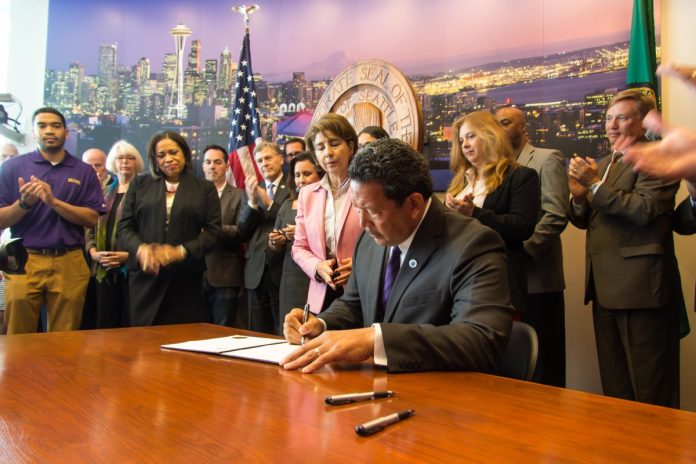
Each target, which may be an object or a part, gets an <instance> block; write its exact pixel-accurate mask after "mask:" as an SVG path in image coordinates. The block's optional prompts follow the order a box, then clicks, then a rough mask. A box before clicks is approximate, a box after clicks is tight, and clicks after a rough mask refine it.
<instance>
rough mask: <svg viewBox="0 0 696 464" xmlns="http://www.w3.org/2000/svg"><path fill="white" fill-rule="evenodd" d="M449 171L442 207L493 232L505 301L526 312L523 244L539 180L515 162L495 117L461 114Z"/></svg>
mask: <svg viewBox="0 0 696 464" xmlns="http://www.w3.org/2000/svg"><path fill="white" fill-rule="evenodd" d="M452 136H453V138H454V142H453V143H452V151H451V157H450V169H451V170H452V171H453V172H454V177H453V178H452V182H451V183H450V186H449V188H448V189H447V196H446V198H445V204H446V205H447V206H448V207H450V208H451V209H453V210H455V211H457V212H459V213H460V214H463V215H465V216H469V217H473V218H476V219H478V220H479V221H480V222H481V223H482V224H484V225H486V226H488V227H490V228H491V229H493V230H495V231H496V232H498V234H499V235H500V236H501V237H502V239H503V240H504V241H505V247H506V249H507V254H508V281H509V286H510V298H511V300H512V304H513V306H514V307H515V309H516V310H517V311H521V312H522V311H524V310H525V309H526V295H527V274H526V255H525V252H524V247H523V242H524V240H526V239H528V238H529V237H531V236H532V233H533V232H534V227H535V225H536V221H537V216H538V214H539V208H540V197H541V193H540V191H539V188H540V187H539V177H538V175H537V173H536V171H534V170H533V169H530V168H527V167H524V166H520V165H518V164H517V163H516V161H515V154H514V152H513V150H512V145H511V144H510V141H509V139H508V137H507V134H506V133H505V131H504V130H503V128H502V126H501V125H500V123H499V122H498V121H497V120H496V119H495V117H494V116H493V115H492V114H490V113H488V112H485V111H476V112H473V113H469V114H466V115H464V116H462V117H460V118H458V119H457V120H456V121H454V124H453V125H452Z"/></svg>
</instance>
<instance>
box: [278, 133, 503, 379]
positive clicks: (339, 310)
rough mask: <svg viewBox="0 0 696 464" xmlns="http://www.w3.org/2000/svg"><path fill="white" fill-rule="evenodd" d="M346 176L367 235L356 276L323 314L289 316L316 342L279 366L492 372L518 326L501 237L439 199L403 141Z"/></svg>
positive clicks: (362, 154)
mask: <svg viewBox="0 0 696 464" xmlns="http://www.w3.org/2000/svg"><path fill="white" fill-rule="evenodd" d="M349 177H350V182H351V184H350V189H351V199H352V201H353V205H354V207H355V208H356V209H357V210H358V215H359V218H360V223H361V226H362V227H363V228H364V229H365V232H363V234H362V235H361V236H360V238H358V242H357V244H356V248H355V254H354V257H353V273H352V274H351V276H350V280H349V281H348V286H347V287H346V290H345V293H344V294H343V296H342V297H341V298H339V299H337V300H336V301H334V302H333V303H332V304H331V306H329V308H328V309H327V310H326V311H324V312H322V313H320V314H319V315H318V316H317V317H315V316H313V315H312V316H310V318H309V320H308V321H307V323H305V324H303V323H302V319H303V312H302V311H301V310H300V309H293V310H292V311H291V312H290V313H289V314H288V315H287V316H286V317H285V323H284V334H285V337H286V338H287V339H288V340H289V341H290V342H292V343H299V342H300V338H301V337H302V336H304V337H306V338H307V339H309V341H308V342H307V343H305V344H304V345H302V346H301V347H299V348H298V349H297V350H296V351H294V352H293V353H291V354H290V355H288V357H287V358H286V359H284V360H283V361H282V362H281V365H282V366H283V367H285V368H286V369H296V368H300V367H303V370H302V372H305V373H308V372H313V371H315V370H317V369H319V368H320V367H321V366H323V365H324V364H327V363H330V362H335V361H351V362H362V361H365V360H368V359H370V358H373V359H374V363H375V364H377V365H380V366H386V367H387V369H388V370H389V371H391V372H408V371H424V370H475V371H484V372H494V371H495V370H496V368H497V365H498V363H499V361H500V359H501V358H502V354H503V351H504V349H505V346H506V343H507V340H508V337H509V334H510V327H511V324H512V318H511V312H512V307H511V305H510V297H509V291H508V286H507V281H508V279H507V268H506V264H505V248H504V244H503V241H502V240H501V238H500V237H499V236H498V234H496V233H495V232H493V231H492V230H491V229H489V228H488V227H485V226H483V225H481V224H480V223H479V222H478V221H477V220H474V219H472V218H469V217H464V216H463V215H461V214H458V213H455V212H452V211H449V210H448V209H447V208H446V207H445V206H444V205H443V204H442V203H441V202H440V201H439V200H438V199H437V198H435V197H433V196H432V191H433V187H432V179H431V178H430V173H429V171H428V163H427V161H426V160H425V158H424V157H423V156H422V155H421V154H419V153H417V152H416V151H415V150H413V149H412V148H411V147H410V146H409V145H407V144H405V143H403V142H401V141H399V140H396V139H380V140H377V141H375V142H372V143H370V144H369V145H368V146H366V147H365V148H363V149H361V150H360V151H358V153H357V154H356V155H355V157H354V159H353V161H352V163H351V166H350V170H349Z"/></svg>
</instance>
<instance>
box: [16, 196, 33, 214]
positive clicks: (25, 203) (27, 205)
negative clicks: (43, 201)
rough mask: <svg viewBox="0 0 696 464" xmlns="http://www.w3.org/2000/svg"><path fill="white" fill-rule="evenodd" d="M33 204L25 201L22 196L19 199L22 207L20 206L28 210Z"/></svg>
mask: <svg viewBox="0 0 696 464" xmlns="http://www.w3.org/2000/svg"><path fill="white" fill-rule="evenodd" d="M31 206H32V205H30V204H29V203H27V202H26V201H24V200H23V199H21V198H20V199H19V207H20V208H22V209H25V210H27V211H28V210H30V209H31Z"/></svg>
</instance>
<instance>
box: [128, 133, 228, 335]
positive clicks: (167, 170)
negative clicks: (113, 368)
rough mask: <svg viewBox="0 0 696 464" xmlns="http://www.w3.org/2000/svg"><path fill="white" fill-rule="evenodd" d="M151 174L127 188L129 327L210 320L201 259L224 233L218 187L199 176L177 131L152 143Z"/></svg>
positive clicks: (155, 139) (159, 136)
mask: <svg viewBox="0 0 696 464" xmlns="http://www.w3.org/2000/svg"><path fill="white" fill-rule="evenodd" d="M147 152H148V153H147V154H148V161H149V164H150V173H147V174H142V175H140V176H138V177H137V178H136V179H135V180H134V181H133V182H132V183H131V186H130V188H129V189H128V194H127V195H126V200H125V205H124V208H123V216H122V218H121V221H120V222H119V225H118V240H119V242H120V243H121V245H122V246H123V247H124V248H125V249H126V250H128V251H129V262H128V264H129V268H130V272H129V289H130V317H131V324H132V325H134V326H141V325H159V324H182V323H187V322H206V321H208V314H207V311H206V310H205V305H204V303H203V300H202V293H201V288H202V284H203V271H204V269H205V261H204V257H205V254H206V253H207V252H209V251H210V250H211V249H212V248H213V246H214V245H215V243H216V242H217V240H218V237H219V235H220V232H221V225H220V199H219V198H218V195H217V192H216V190H215V187H214V186H213V184H212V183H211V182H209V181H207V180H203V179H200V178H198V177H196V176H194V175H193V174H192V173H191V172H190V171H191V149H190V148H189V146H188V144H187V143H186V140H184V138H183V137H181V135H179V134H178V133H176V132H170V131H166V132H160V133H158V134H155V136H154V137H152V139H151V140H150V142H149V143H148V149H147Z"/></svg>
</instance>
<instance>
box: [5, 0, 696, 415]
mask: <svg viewBox="0 0 696 464" xmlns="http://www.w3.org/2000/svg"><path fill="white" fill-rule="evenodd" d="M10 14H11V23H12V28H11V36H10V54H9V67H8V69H9V72H8V77H7V84H8V85H7V90H5V89H0V92H6V91H9V92H11V93H13V94H14V95H16V96H17V97H19V98H20V99H21V101H22V102H23V103H24V108H25V114H24V118H23V119H24V121H23V125H24V128H25V131H26V130H27V129H28V128H29V127H30V125H29V123H28V119H27V118H28V116H29V115H27V113H30V112H31V110H32V109H34V108H37V107H39V106H40V105H41V103H42V100H43V75H44V68H45V62H46V60H45V54H46V46H45V43H46V32H47V21H48V0H12V2H11V11H10ZM661 17H662V47H663V48H662V53H663V59H664V60H672V61H676V62H682V63H690V64H692V65H696V30H695V29H694V28H693V27H692V24H691V23H692V21H693V18H696V2H693V1H692V0H663V1H662V15H661ZM663 99H664V100H663V101H664V110H665V117H666V119H667V120H668V121H672V122H674V123H679V124H685V125H689V126H691V127H693V128H696V119H695V118H693V116H692V114H693V108H694V107H696V92H690V91H688V90H687V89H685V88H684V86H683V85H682V84H680V83H674V82H671V81H666V82H665V83H664V89H663ZM30 143H31V146H33V145H34V144H33V142H32V141H30ZM685 195H686V193H685V191H684V190H682V191H680V193H679V197H678V198H679V199H681V198H683V197H684V196H685ZM584 237H585V236H584V232H583V231H580V230H578V229H576V228H574V227H573V226H572V225H569V226H568V228H567V229H566V231H565V232H564V234H563V247H564V260H565V272H566V284H567V290H566V313H567V314H566V333H567V358H568V386H569V388H574V389H578V390H584V391H589V392H597V393H599V392H601V387H600V384H599V375H598V372H597V361H596V352H595V348H594V335H593V330H592V319H591V312H590V310H589V308H587V307H585V306H583V305H582V303H581V302H582V299H583V285H584V249H585V238H584ZM676 246H677V254H678V257H679V262H680V265H681V271H682V283H683V287H684V289H685V298H686V301H687V307H689V308H691V307H692V305H693V302H694V284H693V283H694V281H696V260H693V259H690V258H692V257H693V256H694V251H695V247H696V237H677V238H676ZM689 317H690V321H691V326H692V329H693V331H694V332H696V317H695V315H694V312H693V311H690V313H689ZM681 353H682V360H681V365H682V370H681V372H682V383H681V387H682V408H683V409H689V410H692V411H696V369H694V366H696V335H694V334H692V335H691V336H689V337H687V338H686V339H685V340H683V341H682V352H681Z"/></svg>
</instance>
